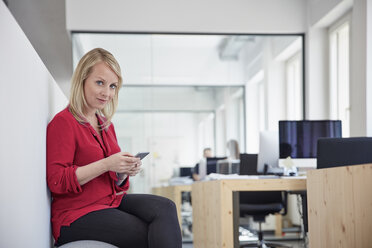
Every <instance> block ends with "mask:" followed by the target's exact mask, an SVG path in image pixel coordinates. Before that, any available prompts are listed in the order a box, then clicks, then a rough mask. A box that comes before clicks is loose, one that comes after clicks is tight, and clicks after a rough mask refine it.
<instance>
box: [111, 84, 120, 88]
mask: <svg viewBox="0 0 372 248" xmlns="http://www.w3.org/2000/svg"><path fill="white" fill-rule="evenodd" d="M110 87H111V89H116V88H117V87H118V86H116V84H111V85H110Z"/></svg>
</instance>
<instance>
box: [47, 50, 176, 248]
mask: <svg viewBox="0 0 372 248" xmlns="http://www.w3.org/2000/svg"><path fill="white" fill-rule="evenodd" d="M121 86H122V75H121V71H120V66H119V64H118V62H117V61H116V59H115V58H114V56H113V55H112V54H111V53H109V52H108V51H106V50H104V49H101V48H96V49H93V50H91V51H89V52H88V53H87V54H85V55H84V56H83V57H82V58H81V60H80V61H79V63H78V65H77V67H76V70H75V72H74V75H73V77H72V82H71V94H70V101H69V105H68V106H67V107H66V108H65V109H64V110H62V111H61V112H59V113H58V114H57V115H56V116H55V117H54V118H53V120H52V121H51V122H50V123H49V124H48V127H47V183H48V187H49V189H50V191H51V194H52V198H53V200H52V213H51V222H52V228H53V236H54V239H55V241H56V246H60V245H63V244H66V243H69V242H72V241H77V240H97V241H102V242H106V243H110V244H113V245H115V246H117V247H125V248H147V247H150V248H181V246H182V240H181V232H180V226H179V223H178V218H177V212H176V207H175V204H174V203H173V202H172V201H170V200H168V199H166V198H163V197H159V196H154V195H146V194H126V191H127V190H128V188H129V177H130V176H136V175H137V174H138V172H139V171H140V170H141V161H140V159H139V158H136V157H134V156H133V155H132V154H130V153H128V152H122V151H120V147H119V145H118V142H117V138H116V134H115V129H114V126H113V124H112V123H111V119H112V117H113V115H114V113H115V110H116V107H117V104H118V92H119V90H120V88H121Z"/></svg>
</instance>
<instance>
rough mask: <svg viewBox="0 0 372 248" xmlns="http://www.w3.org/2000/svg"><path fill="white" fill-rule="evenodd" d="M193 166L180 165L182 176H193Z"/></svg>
mask: <svg viewBox="0 0 372 248" xmlns="http://www.w3.org/2000/svg"><path fill="white" fill-rule="evenodd" d="M193 169H194V168H193V167H180V177H191V175H192V172H193Z"/></svg>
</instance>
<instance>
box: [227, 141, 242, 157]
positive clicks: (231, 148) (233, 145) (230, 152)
mask: <svg viewBox="0 0 372 248" xmlns="http://www.w3.org/2000/svg"><path fill="white" fill-rule="evenodd" d="M226 146H227V159H230V160H238V159H240V149H239V143H238V141H236V140H234V139H231V140H229V141H228V142H227V145H226Z"/></svg>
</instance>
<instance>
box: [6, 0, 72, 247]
mask: <svg viewBox="0 0 372 248" xmlns="http://www.w3.org/2000/svg"><path fill="white" fill-rule="evenodd" d="M0 36H1V37H2V38H1V46H0V54H1V58H2V59H1V61H0V75H1V83H0V103H1V106H3V109H2V113H1V114H2V118H1V121H0V137H1V139H0V199H1V204H0V220H1V221H0V247H50V244H51V226H50V197H49V194H48V190H47V185H46V170H45V167H46V166H45V165H46V164H45V162H46V152H45V148H46V142H45V141H46V126H47V123H48V121H49V119H50V117H51V116H52V115H53V114H54V113H55V112H56V111H58V110H60V109H61V108H62V106H64V105H65V104H66V101H65V97H64V95H63V94H62V92H61V91H60V90H59V88H58V86H57V85H56V83H55V81H54V80H53V78H52V77H51V75H50V74H49V72H48V70H47V69H46V67H45V66H44V64H43V63H42V61H41V59H40V58H39V56H38V55H37V53H36V52H35V50H34V49H33V47H32V45H31V44H30V42H29V41H28V39H27V38H26V36H25V35H24V33H23V31H22V30H21V29H20V27H19V26H18V24H17V22H16V21H15V19H14V18H13V17H12V15H11V14H10V12H9V11H8V9H7V7H6V6H5V5H4V3H3V2H2V1H0Z"/></svg>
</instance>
